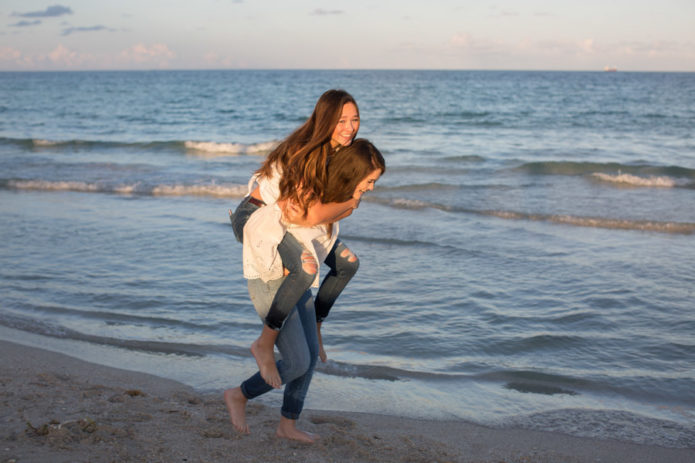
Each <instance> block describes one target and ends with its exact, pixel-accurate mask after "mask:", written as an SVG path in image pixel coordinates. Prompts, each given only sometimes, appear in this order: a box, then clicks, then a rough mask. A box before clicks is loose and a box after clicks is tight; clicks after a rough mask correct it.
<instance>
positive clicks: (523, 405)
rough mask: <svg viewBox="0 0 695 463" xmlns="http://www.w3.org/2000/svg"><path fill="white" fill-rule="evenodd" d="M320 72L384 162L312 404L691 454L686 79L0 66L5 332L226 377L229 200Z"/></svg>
mask: <svg viewBox="0 0 695 463" xmlns="http://www.w3.org/2000/svg"><path fill="white" fill-rule="evenodd" d="M329 88H344V89H346V90H348V91H349V92H350V93H352V95H353V96H354V97H355V98H356V100H357V102H358V104H359V107H360V113H361V118H362V125H361V129H360V134H359V135H360V136H362V137H366V138H369V139H370V140H371V141H372V142H373V143H374V144H375V145H376V146H377V147H378V148H379V149H380V150H381V151H382V153H383V154H384V157H385V158H386V162H387V170H386V174H385V175H384V176H383V177H382V178H381V179H380V180H379V181H378V183H377V188H376V189H375V191H373V192H371V193H369V194H367V195H366V197H365V199H364V200H363V202H362V204H361V205H360V207H359V209H358V210H356V211H355V213H354V214H353V215H352V216H351V217H349V218H347V219H345V220H344V221H343V222H342V223H341V238H342V239H343V241H344V242H345V243H346V244H347V245H348V246H349V247H350V248H351V249H352V250H353V251H354V252H355V253H356V254H357V255H358V256H359V257H360V262H361V265H360V270H359V272H358V273H357V275H356V276H355V278H354V279H353V281H352V282H351V283H350V285H349V286H348V287H347V288H346V290H345V291H344V293H343V295H342V296H341V297H340V299H339V301H338V303H337V304H336V306H335V307H334V308H333V310H332V311H331V314H330V316H329V318H328V320H327V321H326V322H325V323H324V327H323V333H324V341H325V346H326V350H327V353H328V356H329V361H328V363H326V364H321V365H320V366H319V368H318V371H317V373H316V375H315V376H314V381H313V383H312V386H311V389H310V391H309V396H308V399H307V404H306V406H307V407H310V408H314V409H326V410H329V409H330V410H350V411H363V412H376V413H384V414H392V415H400V416H409V417H424V418H431V419H454V420H459V419H463V420H469V421H473V422H478V423H483V424H487V425H494V426H520V427H530V428H535V429H546V430H557V431H561V432H567V433H571V434H575V435H583V436H607V437H615V438H619V439H627V440H630V441H633V442H643V443H651V444H657V445H666V446H674V447H695V334H694V333H695V311H694V310H693V309H694V308H695V303H694V300H695V298H694V294H693V288H695V263H694V262H695V135H694V134H695V130H694V128H695V74H692V73H690V74H688V73H685V74H678V73H620V72H619V73H592V72H471V71H465V72H464V71H449V72H435V71H186V72H178V71H158V72H76V73H70V72H66V73H0V338H3V339H7V340H11V341H15V342H20V343H24V344H28V345H33V346H39V347H43V348H47V349H50V350H54V351H58V352H64V353H67V354H70V355H73V356H76V357H79V358H83V359H86V360H89V361H92V362H97V363H102V364H105V365H110V366H115V367H120V368H126V369H132V370H138V371H145V372H149V373H154V374H157V375H160V376H164V377H169V378H173V379H177V380H180V381H182V382H184V383H187V384H189V385H191V386H193V387H195V388H198V389H200V390H203V391H216V392H221V391H222V390H223V388H227V387H230V386H235V385H238V384H239V383H240V382H241V381H242V380H244V379H245V378H246V377H247V376H249V375H250V374H252V373H253V372H254V371H255V369H256V367H255V362H254V360H253V358H252V357H251V356H250V354H249V350H248V348H249V346H250V344H251V342H252V341H253V340H254V339H255V338H256V337H257V335H258V334H259V332H260V328H261V324H260V320H259V319H258V317H257V315H256V313H255V311H254V310H253V307H252V304H251V302H250V300H249V297H248V293H247V290H246V284H245V281H244V279H243V277H242V273H241V245H239V243H237V242H236V241H235V240H234V236H233V233H232V230H231V227H230V225H229V220H228V217H227V211H228V209H230V208H231V209H234V207H235V206H236V205H237V204H238V203H239V201H240V200H241V198H242V197H243V196H244V195H245V194H246V183H247V180H248V178H249V176H250V175H251V173H252V172H253V171H254V170H255V169H256V168H257V167H258V166H259V165H260V163H261V162H262V160H263V158H264V156H265V155H266V154H267V153H268V152H269V151H270V150H271V149H272V148H273V147H274V146H275V145H276V143H277V142H278V141H279V140H281V139H282V138H283V137H285V136H286V135H287V134H289V133H290V132H291V131H292V130H293V129H294V128H296V127H297V126H299V125H300V124H301V123H302V122H303V121H304V120H306V118H307V117H308V116H309V114H310V113H311V111H312V109H313V105H314V104H315V102H316V100H317V99H318V97H319V96H320V95H321V93H323V92H324V91H325V90H327V89H329ZM262 400H263V401H264V402H266V403H268V404H270V405H274V406H276V405H277V404H279V401H280V393H279V392H273V393H270V394H268V395H267V396H266V397H264V398H263V399H262Z"/></svg>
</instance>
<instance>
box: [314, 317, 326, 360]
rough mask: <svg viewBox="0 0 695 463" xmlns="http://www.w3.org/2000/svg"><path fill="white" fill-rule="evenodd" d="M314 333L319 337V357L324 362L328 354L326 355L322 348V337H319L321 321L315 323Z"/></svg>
mask: <svg viewBox="0 0 695 463" xmlns="http://www.w3.org/2000/svg"><path fill="white" fill-rule="evenodd" d="M316 334H317V335H318V338H319V358H320V359H321V361H322V362H323V363H326V361H327V360H328V356H327V355H326V351H325V350H324V349H323V338H322V337H321V322H319V323H317V324H316Z"/></svg>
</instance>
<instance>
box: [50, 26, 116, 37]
mask: <svg viewBox="0 0 695 463" xmlns="http://www.w3.org/2000/svg"><path fill="white" fill-rule="evenodd" d="M98 31H111V32H113V31H114V29H109V28H108V27H106V26H90V27H67V28H65V29H63V32H62V33H61V34H60V35H70V34H74V33H75V32H98Z"/></svg>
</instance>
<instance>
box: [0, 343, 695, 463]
mask: <svg viewBox="0 0 695 463" xmlns="http://www.w3.org/2000/svg"><path fill="white" fill-rule="evenodd" d="M0 348H1V349H2V357H1V358H2V361H1V362H0V385H1V386H2V387H1V388H0V396H1V401H0V403H1V407H2V408H1V409H0V410H1V411H0V417H1V424H0V429H1V433H0V436H1V439H2V446H1V447H0V452H1V453H0V454H1V455H2V456H1V457H0V461H1V462H3V463H9V462H17V463H24V462H167V463H169V462H256V461H285V462H317V463H318V462H322V463H323V462H495V463H500V462H505V463H512V462H567V463H575V462H576V463H580V462H630V463H636V462H655V463H656V462H671V463H678V462H684V463H685V462H690V461H693V460H694V459H695V450H694V449H674V448H662V447H655V446H644V445H637V444H632V443H626V442H618V441H613V440H600V439H585V438H577V437H571V436H567V435H562V434H555V433H547V432H536V431H529V430H519V429H492V428H486V427H482V426H478V425H474V424H471V423H466V422H444V421H426V420H414V419H404V418H399V417H392V416H381V415H374V414H369V413H342V412H327V411H316V410H306V411H305V412H304V414H303V416H302V418H301V419H300V422H299V424H300V427H301V428H302V429H305V430H308V431H311V432H313V433H317V434H319V435H320V436H321V440H320V441H319V443H317V444H314V445H306V444H300V443H295V442H291V441H286V440H281V439H278V438H277V437H275V433H274V431H275V425H276V423H277V419H278V416H279V411H278V409H277V408H275V407H271V406H266V405H260V404H251V405H250V406H249V408H248V421H249V424H250V427H251V434H250V435H239V434H237V433H236V432H235V431H234V429H233V428H232V426H231V424H230V422H229V417H228V414H227V411H226V409H225V406H224V403H223V400H222V391H220V393H219V394H217V393H216V394H201V393H198V392H196V391H195V390H193V389H191V388H189V387H188V386H186V385H183V384H181V383H178V382H175V381H171V380H168V379H163V378H159V377H156V376H152V375H148V374H143V373H136V372H131V371H126V370H120V369H114V368H109V367H104V366H101V365H96V364H92V363H87V362H84V361H81V360H77V359H74V358H71V357H68V356H65V355H62V354H57V353H54V352H48V351H45V350H41V349H36V348H32V347H26V346H21V345H18V344H13V343H8V342H4V341H0ZM367 411H368V410H365V412H367Z"/></svg>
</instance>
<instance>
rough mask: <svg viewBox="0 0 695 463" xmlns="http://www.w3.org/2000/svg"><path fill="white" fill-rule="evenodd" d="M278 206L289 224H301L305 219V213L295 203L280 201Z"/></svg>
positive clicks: (285, 200)
mask: <svg viewBox="0 0 695 463" xmlns="http://www.w3.org/2000/svg"><path fill="white" fill-rule="evenodd" d="M278 205H279V206H280V209H281V210H282V214H283V215H284V216H285V220H286V221H287V222H289V223H301V221H302V219H303V218H304V211H302V209H301V208H300V207H299V206H298V205H297V204H296V203H295V202H293V201H290V200H287V199H283V200H282V201H278Z"/></svg>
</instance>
